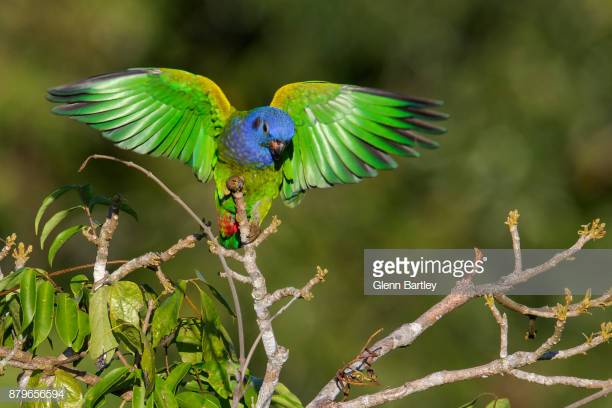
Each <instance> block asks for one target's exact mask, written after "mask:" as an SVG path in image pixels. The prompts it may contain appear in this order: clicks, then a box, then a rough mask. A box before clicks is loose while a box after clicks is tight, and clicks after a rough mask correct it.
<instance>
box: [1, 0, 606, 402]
mask: <svg viewBox="0 0 612 408" xmlns="http://www.w3.org/2000/svg"><path fill="white" fill-rule="evenodd" d="M610 55H612V4H611V3H610V2H607V1H604V0H601V1H597V0H590V1H588V0H584V1H580V2H577V1H570V0H563V1H558V0H542V1H538V2H530V3H528V2H521V3H520V4H519V3H517V2H492V1H488V0H469V1H461V2H459V1H435V2H434V1H426V0H417V1H368V0H354V1H329V0H316V1H315V0H310V1H308V2H306V1H304V2H288V1H280V0H273V1H265V2H262V1H224V2H215V1H172V0H148V1H145V0H142V1H126V0H104V1H87V2H85V1H78V0H58V1H54V2H41V1H33V0H32V1H26V0H5V1H3V2H2V7H1V9H0V83H1V87H0V89H1V92H0V138H1V139H0V141H1V143H0V163H1V175H2V176H1V184H0V235H2V236H6V235H8V234H9V233H10V232H13V231H14V232H17V233H18V234H20V238H21V239H23V240H25V241H28V242H34V236H33V226H32V224H33V222H32V220H33V217H34V214H35V212H36V210H37V208H38V206H39V204H40V201H41V199H42V197H43V196H44V195H46V194H47V193H48V192H49V191H51V190H52V189H54V188H55V187H57V186H59V185H62V184H66V183H74V182H81V183H84V182H90V183H92V184H93V185H94V187H95V189H96V190H97V191H99V192H101V193H107V194H111V195H112V194H114V193H121V194H123V195H124V196H125V197H126V198H127V200H128V202H129V204H130V205H131V206H133V207H134V208H136V209H137V211H138V212H139V215H140V221H139V222H135V221H133V220H131V219H129V217H123V218H122V221H121V224H120V227H119V230H118V232H117V234H116V235H115V236H116V238H115V240H114V241H113V242H112V245H111V258H113V259H121V258H128V257H133V256H137V255H139V254H141V253H143V252H145V251H150V250H160V249H164V248H166V247H167V246H169V245H170V244H172V243H173V242H175V241H176V240H177V239H178V238H179V237H181V236H184V235H185V234H188V233H191V232H194V231H196V230H197V228H196V226H195V225H194V223H193V222H192V221H191V220H190V219H189V217H188V216H186V215H185V214H184V213H183V212H182V210H181V209H180V208H179V207H178V206H176V205H175V203H174V202H172V201H171V200H170V199H169V198H168V197H167V196H166V195H164V194H163V193H162V192H161V191H160V190H159V188H158V187H157V186H155V185H154V184H153V183H151V182H150V180H147V179H146V178H144V177H143V176H142V175H141V174H140V173H137V172H135V171H133V170H130V169H127V168H125V167H123V166H121V165H119V164H116V163H110V162H94V163H92V164H91V165H90V166H89V167H88V169H87V170H86V171H85V172H84V173H83V174H78V173H77V169H78V167H79V165H80V163H81V162H82V160H83V159H84V158H85V157H87V156H88V155H90V154H93V153H104V154H112V155H117V156H119V157H122V158H126V159H130V160H134V161H137V162H138V163H140V164H142V165H144V166H145V167H147V168H149V169H151V170H153V171H154V172H155V173H156V174H157V175H159V176H160V177H161V178H162V179H164V180H165V181H166V182H167V183H168V184H169V185H170V186H171V187H172V188H173V189H175V191H177V192H178V193H179V194H180V195H181V196H182V197H183V198H184V199H185V200H186V201H187V202H188V203H190V204H191V205H192V206H193V207H194V208H196V209H197V211H198V212H199V214H201V215H202V216H205V217H207V218H209V219H211V218H213V217H214V212H213V211H214V207H213V200H212V189H211V186H210V185H202V184H199V183H198V182H197V181H196V180H195V178H194V177H193V176H192V174H191V171H190V170H189V169H188V168H187V167H185V166H183V165H182V164H181V163H178V162H172V161H169V160H165V159H151V158H148V157H142V156H139V155H136V154H132V153H129V152H125V151H120V150H119V149H117V148H115V147H113V146H112V145H111V144H110V143H108V142H105V141H103V140H102V138H101V137H99V136H97V135H96V132H95V131H93V130H91V129H88V128H87V127H85V126H83V125H80V124H77V123H74V122H72V121H70V120H67V119H62V118H59V117H55V116H52V115H51V114H50V113H49V109H50V104H49V103H48V102H46V101H45V99H44V95H45V90H46V89H47V88H48V87H51V86H54V85H59V84H61V83H66V82H71V81H74V80H77V79H81V78H84V77H87V76H91V75H94V74H98V73H104V72H112V71H116V70H122V69H125V68H128V67H139V66H162V67H173V68H182V69H186V70H189V71H192V72H195V73H200V74H204V75H206V76H208V77H210V78H211V79H213V80H214V81H216V82H217V83H218V84H219V85H220V86H221V87H222V88H223V89H224V90H225V92H226V94H227V95H228V97H229V99H230V101H232V103H233V104H234V106H236V107H237V108H239V109H241V108H242V109H245V108H249V107H253V106H259V105H265V104H267V103H269V101H270V99H271V97H272V95H273V92H274V91H275V90H276V89H277V88H278V87H280V86H281V85H282V84H285V83H288V82H294V81H301V80H309V79H322V80H328V81H333V82H340V83H350V84H359V85H365V86H372V87H378V88H383V89H388V90H393V91H396V92H399V93H404V94H410V95H416V96H424V97H432V98H439V99H443V100H445V102H446V105H445V107H444V110H445V111H446V112H449V113H450V114H451V115H452V118H451V119H450V120H449V121H448V122H447V126H448V128H449V132H448V134H447V135H444V136H442V137H440V138H439V140H440V141H441V144H442V147H441V148H440V149H439V150H437V151H426V152H424V154H423V156H422V158H421V159H418V160H408V159H406V160H401V161H400V168H399V169H398V170H397V171H394V172H385V173H383V174H381V175H380V176H379V177H378V178H376V179H373V180H367V181H365V182H363V183H361V184H358V185H351V186H342V187H338V188H333V189H327V190H318V191H312V192H309V193H308V194H307V197H306V199H305V200H304V201H303V203H302V204H301V206H300V207H298V208H297V209H295V210H289V209H288V208H285V207H284V206H283V205H282V203H280V202H278V203H277V204H276V205H275V207H273V210H272V213H273V214H278V215H279V216H280V218H281V219H282V220H283V221H284V222H283V225H282V226H281V229H280V232H279V234H277V235H276V236H274V237H273V238H272V239H270V240H269V241H267V242H266V244H265V245H264V246H263V247H262V248H261V250H260V251H259V257H258V259H259V262H260V266H261V267H262V269H263V270H264V271H265V274H266V276H267V278H268V283H269V286H270V287H271V288H276V287H279V286H286V285H295V286H297V285H301V284H302V283H304V282H306V280H308V279H309V278H310V277H311V276H312V275H313V274H314V272H315V267H316V265H322V266H325V267H327V268H329V270H330V274H329V279H328V281H327V283H325V284H324V285H321V286H319V287H317V288H316V291H315V299H314V300H313V301H311V302H309V303H307V302H298V303H296V304H295V305H294V306H293V307H292V308H291V309H290V310H289V311H288V312H287V313H286V314H285V315H283V316H282V317H281V318H279V319H278V320H277V321H276V322H275V327H276V332H277V335H278V338H279V340H280V342H281V343H282V344H284V345H286V346H287V347H288V348H289V349H290V351H291V353H290V359H289V361H288V363H287V365H286V366H285V368H284V370H283V373H282V374H283V375H282V381H283V382H284V383H285V384H287V385H288V386H289V387H290V388H291V389H292V390H293V391H294V392H295V393H297V394H298V395H299V396H300V397H301V398H302V400H303V401H304V402H308V401H310V399H311V398H312V397H313V396H314V394H315V393H316V392H317V391H318V390H319V389H320V387H321V386H322V385H323V384H324V383H326V382H327V381H328V380H329V379H330V378H332V377H333V375H334V373H335V371H336V370H337V369H338V368H339V367H340V366H341V365H342V364H343V363H344V362H345V361H347V360H350V359H351V358H352V357H353V355H354V354H355V353H356V352H357V351H358V350H359V349H360V348H361V346H362V344H363V342H364V340H365V339H366V338H367V337H368V336H369V335H370V334H371V333H372V332H373V331H374V330H376V329H377V328H379V327H383V328H384V329H385V333H389V332H390V331H392V330H393V329H394V328H395V327H397V326H398V325H400V324H402V323H404V322H408V321H411V320H412V319H414V318H415V317H417V316H418V315H419V314H420V313H422V312H423V311H424V310H425V309H426V308H427V307H428V306H429V305H431V304H433V303H434V302H435V301H436V300H437V298H434V297H365V296H363V295H362V293H363V288H362V284H363V280H362V279H363V278H362V274H363V272H362V270H363V269H362V268H363V266H362V260H363V258H362V257H363V249H364V248H419V247H423V248H469V247H473V246H478V247H481V248H506V247H509V245H510V242H509V239H508V234H507V229H506V227H505V226H504V225H503V221H504V219H505V216H506V213H507V211H508V210H509V209H512V208H518V209H519V210H520V211H521V215H522V217H521V224H520V228H521V232H522V242H523V246H524V247H526V248H561V247H565V246H568V245H570V244H571V243H573V241H574V240H575V238H576V230H577V228H578V227H579V225H580V224H584V223H586V222H588V221H589V220H591V219H592V218H595V217H601V218H603V219H604V220H607V221H610V220H612V200H611V199H612V159H611V158H612V137H611V136H612V113H611V112H612V111H611V106H612V78H611V73H612V58H610ZM66 200H67V201H66V202H65V203H64V207H65V206H68V205H69V204H66V203H67V202H68V201H69V199H66ZM71 203H72V201H71ZM60 207H61V205H60ZM56 209H59V207H56ZM610 242H611V241H610V238H607V239H604V240H602V241H600V242H598V243H596V245H593V246H592V247H608V248H609V247H610ZM93 257H94V250H93V248H92V247H91V245H89V244H88V243H86V242H84V240H78V239H75V240H74V241H73V242H70V243H68V244H67V246H66V247H65V248H64V249H63V250H62V252H61V253H60V256H59V257H58V258H57V260H56V262H55V265H54V267H55V269H60V268H62V267H67V266H70V265H76V264H81V263H88V262H91V261H92V259H93ZM45 259H46V258H45V254H44V253H41V252H40V251H38V253H37V254H36V255H35V257H34V260H33V261H32V264H37V265H39V266H42V267H47V265H46V261H45ZM195 269H199V270H201V271H202V272H203V273H204V274H205V275H206V276H207V277H208V278H209V279H210V280H211V281H213V282H216V284H217V286H218V287H219V288H221V289H222V291H224V292H225V293H227V285H226V284H225V282H223V281H221V280H220V279H219V278H218V277H217V273H218V272H219V265H218V262H217V261H216V260H215V259H214V258H213V257H212V256H210V255H209V254H208V253H207V249H206V248H205V246H201V247H198V248H197V249H195V250H192V251H190V252H185V253H183V254H182V255H181V256H180V257H179V258H178V259H176V260H175V261H173V262H172V263H171V264H169V265H168V266H166V268H165V271H166V272H167V273H168V274H169V275H171V276H172V277H176V278H178V277H192V276H193V274H194V270H195ZM131 279H133V280H136V281H150V282H154V280H153V279H152V277H151V273H147V272H146V271H141V272H138V273H135V274H133V275H131ZM240 295H241V298H242V301H243V305H245V306H244V307H243V309H246V314H247V322H248V324H247V328H246V334H247V339H248V340H249V344H250V341H252V340H253V339H254V338H255V336H256V334H257V332H256V330H257V329H256V326H255V324H254V320H253V313H252V312H251V310H250V308H249V306H248V305H249V301H250V294H249V293H248V291H247V290H246V288H244V287H243V288H240ZM526 301H529V302H531V303H532V304H536V303H543V302H556V301H557V299H553V298H535V299H527V300H526ZM605 319H607V320H609V319H610V313H609V312H607V313H606V312H603V311H594V313H593V316H592V317H587V318H585V319H582V320H581V321H580V322H572V323H571V324H570V326H569V328H568V329H567V330H566V333H565V335H564V339H565V340H564V342H563V343H562V344H561V347H563V346H571V345H574V344H578V343H579V342H581V341H582V340H583V337H582V334H581V333H582V332H587V333H589V332H591V331H595V330H596V329H597V327H598V326H599V322H601V321H603V320H605ZM510 322H511V330H512V335H511V342H510V347H511V349H512V350H517V349H533V348H535V347H536V346H537V345H536V343H537V342H526V341H524V340H523V334H524V331H525V330H526V327H527V321H526V319H524V318H520V317H516V316H512V317H511V320H510ZM231 323H232V322H230V321H228V324H231ZM538 330H539V338H538V339H539V340H541V339H542V338H544V337H545V336H548V335H549V334H550V333H551V332H552V325H551V323H550V322H539V325H538ZM497 333H498V329H497V326H496V325H495V323H494V321H493V320H492V318H491V317H490V315H489V313H488V312H487V310H486V308H485V306H484V303H483V302H482V301H480V300H476V301H473V302H472V303H471V304H469V305H467V306H465V307H464V308H462V309H461V310H459V311H457V312H456V313H454V314H453V315H452V316H449V317H446V318H444V319H443V320H441V321H440V322H439V324H437V325H436V326H435V327H434V328H432V329H430V330H429V331H427V332H426V333H424V334H423V335H422V336H421V337H420V338H419V340H418V341H417V342H416V343H415V344H414V345H412V346H411V347H409V348H407V349H404V350H400V351H396V352H394V353H393V354H392V355H389V356H388V357H386V358H384V359H383V360H381V361H380V362H379V363H377V364H376V366H375V368H376V371H377V373H378V375H379V377H380V380H381V382H382V384H383V385H384V386H386V387H391V386H397V385H399V384H401V383H402V382H404V381H406V380H409V379H415V378H418V377H419V376H422V375H425V374H427V373H430V372H432V371H435V370H440V369H456V368H462V367H467V366H470V365H475V364H480V363H483V362H486V361H488V360H490V359H493V358H495V357H496V355H497V341H498V337H497ZM262 354H263V352H260V353H259V355H258V357H257V358H256V360H255V362H254V366H253V367H254V369H255V372H256V373H263V370H264V361H263V359H262V358H261V357H262ZM611 359H612V353H611V349H610V346H602V347H600V348H598V349H596V350H594V351H592V352H590V353H589V355H588V356H586V357H577V358H573V359H571V360H568V361H554V362H544V363H539V364H537V365H536V366H534V367H532V368H530V370H534V371H537V372H540V373H547V374H553V373H556V374H570V375H579V376H589V377H600V378H603V377H609V376H610V374H611V370H610V364H609V363H610V361H611ZM12 373H14V372H11V371H9V373H8V374H9V375H8V376H5V377H2V378H0V383H1V384H13V381H14V377H13V376H12V375H10V374H12ZM373 390H374V389H368V390H367V391H373ZM363 391H364V390H358V389H355V390H354V394H353V395H358V394H359V393H360V392H363ZM483 392H493V393H496V394H497V395H499V396H507V397H509V398H510V399H511V401H512V403H513V406H516V407H533V406H545V407H556V406H560V405H563V404H567V403H569V402H571V401H572V400H574V399H578V398H580V397H582V396H585V395H587V394H588V392H585V391H576V390H573V389H571V388H569V387H562V386H555V387H550V388H545V387H543V386H538V385H531V384H527V383H525V382H520V381H518V380H513V379H512V378H508V377H495V378H488V379H479V380H477V381H470V382H465V383H459V384H453V385H448V386H445V387H442V388H436V389H433V390H430V391H427V392H423V393H419V394H416V395H414V396H411V397H409V399H406V400H404V401H401V402H398V403H395V404H390V405H389V406H395V407H403V406H428V407H429V406H434V407H438V406H440V407H456V406H459V405H461V404H462V403H464V402H466V401H469V400H470V399H472V398H473V397H475V396H476V395H478V394H480V393H483ZM592 406H593V407H603V406H606V403H605V401H599V402H597V403H594V404H592Z"/></svg>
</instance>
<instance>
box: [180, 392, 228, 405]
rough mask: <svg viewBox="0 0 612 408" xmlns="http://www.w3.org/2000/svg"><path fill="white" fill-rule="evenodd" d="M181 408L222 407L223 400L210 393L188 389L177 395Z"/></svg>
mask: <svg viewBox="0 0 612 408" xmlns="http://www.w3.org/2000/svg"><path fill="white" fill-rule="evenodd" d="M176 400H177V401H178V404H179V407H180V408H221V402H219V400H218V399H217V397H215V396H213V395H210V394H199V393H197V392H192V391H186V392H181V393H180V394H178V395H177V396H176Z"/></svg>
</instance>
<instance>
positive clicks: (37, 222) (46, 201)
mask: <svg viewBox="0 0 612 408" xmlns="http://www.w3.org/2000/svg"><path fill="white" fill-rule="evenodd" d="M80 188H82V186H80V185H78V184H68V185H65V186H62V187H60V188H58V189H57V190H55V191H53V192H52V193H51V194H49V195H48V196H46V197H45V198H44V199H43V201H42V204H41V205H40V207H39V208H38V212H37V213H36V218H35V219H34V232H35V233H36V235H38V226H39V225H40V220H41V219H42V217H43V215H44V214H45V211H46V210H47V208H49V206H50V205H51V204H53V202H54V201H55V200H56V199H58V198H59V197H60V196H61V195H62V194H64V193H65V192H67V191H70V190H78V189H80Z"/></svg>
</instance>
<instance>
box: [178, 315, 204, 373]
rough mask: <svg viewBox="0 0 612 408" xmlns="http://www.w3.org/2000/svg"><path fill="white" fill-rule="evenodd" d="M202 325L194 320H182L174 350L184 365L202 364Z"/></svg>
mask: <svg viewBox="0 0 612 408" xmlns="http://www.w3.org/2000/svg"><path fill="white" fill-rule="evenodd" d="M201 325H202V323H201V321H200V320H198V319H195V318H188V319H183V320H182V321H181V323H180V325H179V330H178V333H177V335H176V340H175V344H176V348H177V349H178V352H179V356H180V357H181V360H182V361H183V362H185V363H192V364H194V363H200V362H202V330H200V327H201Z"/></svg>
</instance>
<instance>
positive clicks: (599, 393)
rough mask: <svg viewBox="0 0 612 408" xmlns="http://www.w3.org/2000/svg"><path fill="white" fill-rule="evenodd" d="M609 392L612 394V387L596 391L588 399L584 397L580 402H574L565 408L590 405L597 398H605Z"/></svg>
mask: <svg viewBox="0 0 612 408" xmlns="http://www.w3.org/2000/svg"><path fill="white" fill-rule="evenodd" d="M611 392H612V387H608V388H604V389H603V390H601V391H597V392H596V393H594V394H591V395H589V396H588V397H585V398H583V399H581V400H578V401H576V402H574V403H573V404H569V405H568V406H566V407H565V408H578V407H582V406H585V405H586V404H588V403H591V402H593V401H595V400H597V399H599V398H603V397H606V396H607V395H608V394H609V393H611Z"/></svg>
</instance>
